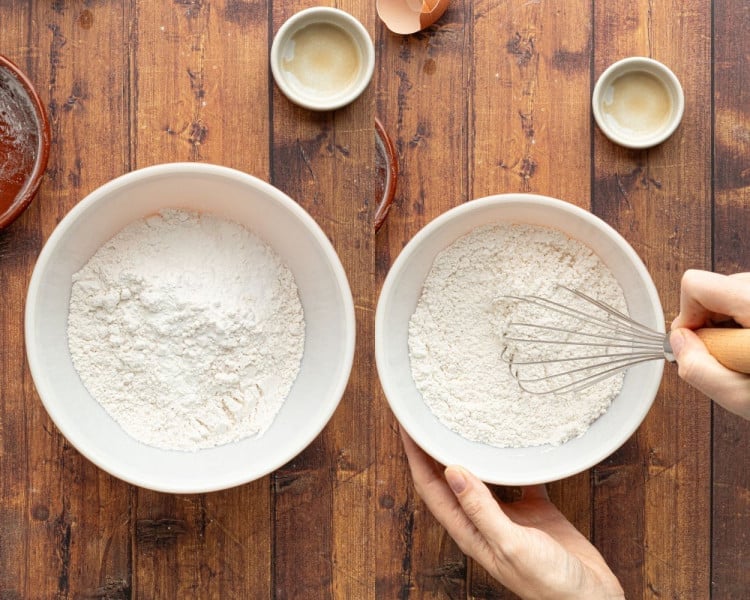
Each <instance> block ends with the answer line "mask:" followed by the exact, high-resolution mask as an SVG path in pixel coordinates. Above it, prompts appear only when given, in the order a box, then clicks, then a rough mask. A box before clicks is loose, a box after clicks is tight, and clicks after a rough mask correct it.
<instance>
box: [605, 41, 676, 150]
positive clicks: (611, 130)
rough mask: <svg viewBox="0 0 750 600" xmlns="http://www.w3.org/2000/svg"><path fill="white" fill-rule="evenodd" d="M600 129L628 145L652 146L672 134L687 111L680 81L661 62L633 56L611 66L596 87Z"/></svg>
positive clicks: (637, 147)
mask: <svg viewBox="0 0 750 600" xmlns="http://www.w3.org/2000/svg"><path fill="white" fill-rule="evenodd" d="M591 107H592V110H593V113H594V119H595V120H596V123H597V125H598V126H599V129H601V131H602V133H604V135H605V136H607V137H608V138H609V139H610V140H611V141H613V142H615V143H616V144H619V145H620V146H625V147H626V148H635V149H641V148H650V147H652V146H656V145H658V144H661V143H662V142H663V141H664V140H666V139H667V138H668V137H669V136H671V135H672V134H673V133H674V131H675V129H677V126H678V125H679V124H680V121H681V120H682V115H683V113H684V112H685V96H684V93H683V91H682V86H681V85H680V81H679V80H678V79H677V77H676V76H675V74H674V73H673V72H672V71H671V70H670V69H669V68H668V67H666V66H665V65H663V64H662V63H660V62H658V61H656V60H653V59H651V58H646V57H641V56H634V57H630V58H625V59H622V60H620V61H617V62H616V63H614V64H612V65H610V66H609V67H608V68H607V69H606V70H605V71H604V72H603V73H602V74H601V76H600V77H599V79H598V80H597V82H596V85H595V86H594V93H593V95H592V99H591Z"/></svg>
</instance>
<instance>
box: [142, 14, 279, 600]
mask: <svg viewBox="0 0 750 600" xmlns="http://www.w3.org/2000/svg"><path fill="white" fill-rule="evenodd" d="M265 14H266V13H265V12H264V8H263V5H262V4H250V3H237V2H231V1H228V0H227V1H215V2H209V1H205V0H202V1H198V0H196V1H192V0H185V1H180V2H175V3H168V2H161V3H155V2H141V3H138V4H137V10H136V12H135V14H134V19H133V25H132V36H133V38H132V40H131V44H132V51H131V56H130V59H131V65H132V72H131V78H132V88H131V99H130V102H131V115H132V116H131V153H132V157H133V159H132V161H133V166H134V167H143V166H147V165H151V164H156V163H162V162H170V161H180V160H187V161H205V162H211V163H216V164H223V165H226V166H231V167H234V168H238V169H240V170H243V171H245V172H248V173H251V174H253V175H256V176H258V177H260V178H262V179H266V180H267V179H268V177H269V173H270V167H269V165H270V163H269V153H268V147H269V131H270V129H269V115H268V112H267V110H266V109H265V108H264V107H266V106H267V104H268V88H267V83H268V66H267V59H266V57H267V48H268V28H267V23H266V19H265ZM135 513H136V518H135V524H134V582H133V583H134V585H133V590H134V594H136V595H138V596H143V597H175V598H179V597H193V596H196V595H197V596H205V597H222V598H263V597H269V596H270V595H271V587H272V582H271V528H272V513H271V494H270V482H269V479H268V478H263V479H261V480H260V481H257V482H253V483H251V484H248V485H245V486H242V487H239V488H236V489H232V490H226V491H222V492H216V493H213V494H209V495H187V496H172V495H168V494H157V493H153V492H148V491H145V490H141V491H139V493H138V498H137V506H136V509H135Z"/></svg>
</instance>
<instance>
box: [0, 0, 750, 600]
mask: <svg viewBox="0 0 750 600" xmlns="http://www.w3.org/2000/svg"><path fill="white" fill-rule="evenodd" d="M310 5H311V2H309V1H307V0H276V1H275V2H265V1H264V0H173V1H170V0H148V1H146V0H142V1H136V0H130V1H125V0H123V1H122V2H114V1H106V0H48V1H45V2H42V1H29V0H2V1H0V53H2V54H4V55H6V56H8V57H9V58H10V59H11V60H13V61H14V62H16V63H17V64H19V65H20V66H21V67H22V68H23V69H24V70H25V72H26V73H27V74H28V75H29V77H30V78H31V79H32V81H33V82H34V83H35V85H36V86H37V87H38V90H39V92H40V95H41V97H42V99H43V100H44V102H45V103H46V105H47V108H48V110H49V115H50V119H51V126H52V142H53V144H52V151H51V155H50V161H49V165H48V169H47V173H46V177H45V179H44V183H43V185H42V188H41V191H40V193H39V195H38V197H37V199H36V200H35V201H34V203H33V204H32V206H31V207H30V208H29V209H28V210H27V211H26V213H25V214H24V215H23V216H22V218H21V219H20V220H18V221H16V222H15V223H14V224H13V225H11V226H10V227H9V228H8V229H6V230H5V231H2V232H0V293H1V294H2V297H1V300H0V437H1V440H2V441H1V443H0V598H2V599H3V600H6V599H8V600H9V599H17V598H131V597H137V598H193V597H195V598H268V597H274V598H295V599H296V598H313V599H316V598H342V599H360V598H362V599H364V598H384V599H405V598H510V597H514V596H512V595H511V594H509V593H508V592H507V591H505V590H504V589H503V588H502V586H500V585H499V584H497V583H496V582H494V581H492V580H491V579H490V578H489V577H488V576H487V575H486V573H484V572H483V571H482V569H481V568H479V567H478V566H477V565H475V564H473V563H472V562H471V561H468V560H467V559H466V558H465V557H464V556H463V555H462V554H461V552H460V551H459V550H458V549H457V547H456V545H455V544H454V543H453V542H452V541H451V539H450V538H449V537H448V536H447V535H446V534H445V532H444V531H443V530H442V528H441V527H440V526H438V525H437V524H436V523H435V521H434V520H433V518H432V516H431V515H430V514H429V513H428V512H427V511H426V510H425V508H424V506H423V504H422V503H421V501H420V500H419V498H418V497H416V496H415V494H414V491H413V489H412V486H411V480H410V476H409V474H408V471H407V465H406V462H405V459H404V455H403V452H402V448H401V443H400V439H399V436H398V433H397V425H396V423H395V421H394V418H393V416H392V414H391V413H390V411H389V409H388V406H387V404H386V402H385V399H384V397H383V394H382V391H381V389H380V386H379V383H378V379H377V374H376V370H375V365H374V349H373V329H374V327H373V320H374V309H375V306H376V302H377V297H378V292H379V289H380V286H381V284H382V281H383V279H384V277H385V275H386V273H387V271H388V268H389V266H390V265H391V263H392V262H393V259H394V258H395V257H396V255H397V254H398V253H399V251H400V250H401V249H402V248H403V246H404V245H405V244H406V242H407V241H408V240H409V239H410V238H411V237H412V236H413V235H414V234H415V233H416V232H417V231H418V230H419V229H420V228H421V227H422V226H423V225H424V224H426V223H427V222H429V221H430V220H431V219H433V218H435V217H436V216H437V215H439V214H441V213H443V212H444V211H446V210H447V209H449V208H451V207H453V206H456V205H458V204H460V203H462V202H467V201H469V200H470V199H472V198H477V197H481V196H485V195H489V194H494V193H501V192H536V193H541V194H545V195H549V196H554V197H557V198H561V199H563V200H566V201H568V202H571V203H574V204H577V205H579V206H582V207H584V208H588V209H590V210H591V211H593V212H594V213H595V214H596V215H598V216H600V217H601V218H603V219H604V220H605V221H607V222H608V223H609V224H611V225H612V226H614V227H615V228H616V229H617V230H618V231H620V233H622V235H624V237H625V238H626V239H627V240H628V241H629V242H630V243H631V244H632V245H633V247H634V248H635V249H636V251H637V252H638V253H639V254H640V256H641V257H642V259H643V260H644V262H645V263H646V266H647V267H648V269H649V271H650V273H651V275H652V277H653V278H654V280H655V282H656V284H657V287H658V289H659V292H660V294H661V298H662V302H663V305H664V309H665V313H666V316H667V318H668V319H670V320H671V318H672V317H673V316H674V315H675V314H676V309H677V307H678V289H679V280H680V276H681V274H682V272H683V271H684V270H685V269H686V268H691V267H694V268H705V269H713V270H716V271H719V272H724V273H730V272H735V271H741V270H750V237H749V236H748V231H749V230H750V214H748V209H750V187H748V186H750V66H749V64H748V56H750V37H749V36H748V35H747V32H748V31H750V5H748V3H747V2H746V0H717V1H715V2H713V3H711V2H708V1H699V0H663V1H659V2H652V1H651V0H624V1H622V2H616V3H615V2H604V1H594V2H592V1H585V2H584V1H570V2H567V1H566V2H562V1H560V2H552V1H545V0H508V1H503V2H499V1H497V0H474V1H471V0H454V1H453V2H452V4H451V6H450V8H449V10H448V11H447V12H446V14H445V15H444V16H443V18H442V19H441V20H440V21H439V22H438V23H437V24H436V25H435V26H433V27H431V28H430V29H428V30H426V31H423V32H421V33H418V34H415V35H412V36H398V35H395V34H392V33H390V32H389V31H388V30H387V29H386V28H385V27H384V25H383V24H382V22H381V21H380V20H379V19H378V17H377V14H376V11H375V6H374V2H372V1H369V2H359V1H356V0H340V1H339V2H337V3H336V6H337V7H338V8H342V9H344V10H346V11H348V12H350V13H352V14H354V15H355V16H356V17H358V18H359V19H360V20H361V21H362V22H363V23H364V24H365V26H366V27H367V29H368V30H369V31H370V33H371V35H372V37H373V40H374V42H375V47H376V57H377V68H376V74H375V78H374V79H373V81H372V84H371V85H370V87H369V88H368V90H367V91H366V92H365V94H364V95H363V96H362V97H360V98H359V99H358V100H357V101H356V102H354V103H353V104H352V105H350V106H348V107H346V108H344V109H341V110H338V111H336V112H333V113H311V112H309V111H306V110H304V109H301V108H298V107H296V106H294V105H292V104H290V103H289V102H288V101H287V100H286V99H285V98H284V97H283V96H282V95H281V94H280V93H279V91H278V89H277V88H276V87H275V85H274V84H273V81H272V79H271V77H270V71H269V67H268V51H269V47H270V42H271V36H272V34H273V33H274V32H275V31H276V30H277V29H278V28H279V27H280V25H281V24H282V23H283V21H284V20H285V19H286V18H288V17H289V16H291V15H292V14H293V13H294V12H296V11H298V10H300V9H302V8H306V7H307V6H310ZM630 55H645V56H651V57H653V58H656V59H658V60H661V61H662V62H664V63H666V64H667V65H669V66H670V67H671V68H672V70H673V71H674V72H675V73H676V74H677V76H678V77H679V78H680V80H681V82H682V84H683V87H684V91H685V99H686V110H685V116H684V120H683V122H682V125H681V126H680V128H679V129H678V130H677V132H676V133H675V135H673V136H672V137H671V138H670V139H669V140H668V141H667V142H665V143H664V144H662V145H661V146H658V147H656V148H653V149H651V150H646V151H631V150H626V149H623V148H620V147H617V146H615V145H613V144H612V143H611V142H609V141H608V140H607V139H606V138H605V137H604V136H603V135H602V134H601V133H600V132H599V130H598V129H597V128H596V126H595V124H594V122H593V120H592V115H591V111H590V103H589V102H590V95H591V91H592V88H593V83H594V82H595V80H596V77H597V76H598V74H600V73H601V72H602V71H603V70H604V68H605V67H606V66H607V65H609V64H610V63H612V62H614V61H615V60H617V59H620V58H623V57H625V56H630ZM376 117H378V118H380V119H381V121H382V122H383V123H384V125H385V127H386V130H387V131H388V132H389V134H390V135H391V137H392V138H393V140H394V142H395V147H396V149H397V152H398V157H399V163H400V169H401V176H400V179H399V182H398V189H397V193H396V197H395V202H394V204H393V208H392V210H391V212H390V215H389V216H388V219H387V221H386V223H385V225H384V226H383V228H382V229H380V231H379V232H378V233H377V234H376V233H375V231H374V227H373V222H374V214H375V210H376V206H377V203H378V200H379V193H380V190H381V188H382V181H381V171H380V170H379V169H378V168H377V161H376V145H375V135H374V120H375V118H376ZM185 160H187V161H201V162H210V163H218V164H223V165H227V166H231V167H235V168H237V169H241V170H243V171H246V172H248V173H251V174H253V175H256V176H258V177H260V178H262V179H265V180H267V181H270V182H271V183H272V184H274V185H275V186H277V187H279V188H281V189H282V190H284V191H285V192H286V193H288V194H289V195H290V196H291V197H292V198H294V199H295V200H296V201H298V202H299V203H300V204H301V205H302V206H303V207H304V208H306V209H307V210H308V211H309V212H310V213H311V214H312V215H313V216H314V218H315V219H316V220H317V222H318V223H319V224H320V226H321V227H322V228H323V229H324V230H325V232H326V233H327V235H328V236H329V237H330V239H331V240H332V242H333V244H334V245H335V247H336V249H337V250H338V252H339V253H340V255H341V258H342V261H343V263H344V266H345V268H346V271H347V273H348V276H349V280H350V283H351V287H352V291H353V294H354V299H355V305H356V316H357V319H358V326H357V333H358V341H357V352H356V357H355V363H354V369H353V372H352V376H351V380H350V385H349V387H348V390H347V392H346V394H345V396H344V398H343V400H342V402H341V404H340V407H339V409H338V410H337V412H336V413H335V415H334V417H333V419H332V420H331V422H330V423H329V425H328V426H327V427H326V429H325V430H324V431H323V433H322V434H321V435H320V436H319V437H318V438H317V439H316V440H315V441H314V442H313V443H312V444H311V445H310V446H309V447H308V448H307V449H306V450H305V451H304V452H303V453H302V454H300V455H299V456H298V457H297V458H295V459H294V460H293V461H292V462H290V463H289V464H287V465H285V466H284V467H282V468H281V469H279V470H278V471H276V472H274V473H273V474H271V475H270V476H268V477H265V478H263V479H261V480H259V481H255V482H253V483H250V484H247V485H244V486H242V487H238V488H235V489H230V490H226V491H222V492H215V493H210V494H204V495H185V496H180V495H169V494H161V493H156V492H152V491H148V490H144V489H139V488H137V487H133V486H130V485H127V484H125V483H123V482H121V481H119V480H118V479H115V478H113V477H111V476H109V475H108V474H106V473H105V472H103V471H101V470H99V469H98V468H96V467H95V466H93V465H92V464H91V463H90V462H88V461H87V460H86V459H84V458H83V457H82V456H81V455H79V454H78V453H77V451H76V450H74V449H73V447H72V446H71V445H70V444H69V443H68V442H67V441H66V440H65V439H64V438H63V436H62V435H61V434H60V433H59V432H58V431H57V430H56V428H55V426H54V425H53V423H52V422H51V421H50V419H49V418H48V416H47V414H46V412H45V411H44V408H43V407H42V405H41V403H40V401H39V398H38V396H37V394H36V392H35V390H34V386H33V383H32V380H31V378H30V375H29V371H28V368H27V365H26V360H25V354H24V340H23V309H24V296H25V292H26V287H27V285H28V281H29V277H30V273H31V270H32V268H33V266H34V262H35V259H36V257H37V256H38V254H39V251H40V249H41V247H42V245H43V243H44V241H45V240H46V239H47V237H48V236H49V235H50V233H51V231H52V230H53V228H54V227H55V225H56V223H58V222H59V221H60V219H61V218H62V217H63V216H64V215H65V214H66V213H67V212H68V211H69V210H70V209H71V208H72V207H73V206H75V204H76V203H77V202H79V201H80V200H81V199H82V198H83V197H84V196H86V194H88V193H89V192H90V191H92V190H93V189H95V188H96V187H97V186H99V185H101V184H103V183H104V182H106V181H108V180H110V179H112V178H113V177H116V176H118V175H121V174H123V173H126V172H128V171H130V170H132V169H136V168H139V167H145V166H148V165H152V164H155V163H162V162H170V161H185ZM665 373H666V374H665V377H664V382H663V385H662V388H661V390H660V392H659V395H658V397H657V399H656V402H655V404H654V407H653V409H652V410H651V412H650V413H649V415H648V417H647V418H646V420H645V422H644V423H643V425H642V426H641V427H640V429H639V430H638V431H637V433H636V434H635V435H633V436H632V438H631V439H630V440H629V441H628V442H627V443H626V444H625V445H624V446H623V447H622V448H621V449H620V450H618V451H617V452H616V453H615V454H613V455H612V456H611V457H610V458H608V459H607V460H605V461H604V462H602V463H601V464H599V465H597V466H596V467H594V468H593V469H591V470H590V471H588V472H585V473H583V474H581V475H578V476H576V477H572V478H570V479H567V480H565V481H561V482H557V483H554V484H551V485H549V490H550V494H551V496H552V498H553V500H554V501H555V502H556V503H557V504H558V505H559V506H560V508H561V509H562V511H563V512H564V513H565V514H566V515H567V516H568V517H569V518H570V519H571V520H572V522H573V523H574V524H575V525H576V526H577V527H578V528H579V529H580V530H581V531H583V532H584V534H585V535H587V536H589V537H590V538H591V539H592V540H593V542H594V543H595V544H596V546H597V547H598V548H599V549H600V550H601V552H602V553H603V555H604V556H605V558H606V559H607V561H608V562H609V564H610V565H611V566H612V569H613V570H614V571H615V573H616V574H617V575H618V576H619V578H620V580H621V581H622V584H623V586H624V587H625V589H626V591H627V596H628V598H647V597H648V598H652V597H653V598H699V599H702V598H708V597H710V596H713V597H715V598H747V597H748V596H750V570H748V568H747V565H748V562H749V561H750V533H748V532H750V468H749V466H750V457H749V452H748V449H749V448H750V428H749V427H748V424H747V423H745V422H742V421H741V420H740V419H739V418H735V417H733V416H732V415H729V414H728V413H726V412H725V411H723V410H721V409H719V408H717V407H714V406H712V405H711V404H710V403H709V402H708V401H707V400H706V398H705V397H703V396H702V395H700V394H699V393H696V392H694V391H693V390H692V389H691V388H689V387H688V386H687V385H685V384H684V383H682V382H681V381H680V380H679V379H678V378H677V375H676V372H675V369H674V368H673V367H667V368H666V371H665ZM498 492H499V493H502V494H505V493H508V491H507V490H498Z"/></svg>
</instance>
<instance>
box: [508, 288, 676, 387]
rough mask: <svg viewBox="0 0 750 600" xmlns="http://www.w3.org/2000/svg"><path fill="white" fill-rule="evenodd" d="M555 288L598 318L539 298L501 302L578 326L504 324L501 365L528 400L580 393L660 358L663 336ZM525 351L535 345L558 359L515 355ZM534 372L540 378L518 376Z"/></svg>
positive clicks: (602, 305)
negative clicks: (556, 350) (528, 370)
mask: <svg viewBox="0 0 750 600" xmlns="http://www.w3.org/2000/svg"><path fill="white" fill-rule="evenodd" d="M558 287H559V288H560V289H562V290H564V291H566V292H569V293H570V294H573V295H574V296H576V297H578V298H580V299H581V300H583V301H585V302H586V303H588V304H590V305H591V306H592V307H595V308H597V309H599V311H601V313H603V314H602V315H597V314H594V313H591V312H587V311H585V310H583V309H579V308H575V307H573V306H569V305H566V304H563V303H562V302H558V301H556V300H552V299H550V298H544V297H542V296H535V295H529V296H506V298H507V299H510V300H515V301H518V302H523V303H526V304H531V305H534V306H536V307H537V308H541V309H542V310H544V311H549V312H550V313H551V314H554V315H559V316H560V317H563V318H565V319H567V320H571V319H572V320H574V322H575V323H579V324H581V327H579V328H573V327H563V326H557V325H547V324H540V323H525V322H520V321H512V322H510V323H508V324H507V326H506V331H505V333H504V335H503V340H504V342H505V347H504V350H503V352H502V359H503V360H504V361H505V362H507V363H508V365H509V368H510V372H511V375H512V376H513V378H514V379H515V380H516V381H517V382H518V384H519V386H520V387H521V389H522V390H524V391H526V392H529V393H531V394H548V393H552V394H562V393H568V392H575V391H580V390H583V389H586V388H588V387H591V386H592V385H595V384H596V383H599V382H600V381H603V380H605V379H608V378H610V377H613V376H615V375H617V374H619V373H622V372H623V371H625V370H627V369H629V368H630V367H632V366H635V365H637V364H640V363H644V362H648V361H652V360H658V359H663V358H664V357H665V346H664V341H665V334H664V333H661V332H659V331H655V330H653V329H651V328H649V327H646V326H645V325H643V324H641V323H638V322H637V321H634V320H633V319H631V318H630V317H629V316H627V315H625V314H624V313H622V312H620V311H619V310H617V309H615V308H613V307H612V306H609V305H608V304H606V303H604V302H601V301H600V300H596V299H594V298H591V297H590V296H588V295H587V294H584V293H583V292H580V291H578V290H575V289H571V288H568V287H566V286H562V285H561V286H558ZM592 328H593V330H592ZM531 345H536V350H537V351H538V350H539V347H540V345H541V346H544V345H553V346H556V347H560V348H561V353H560V355H559V356H556V357H554V358H534V357H531V358H524V357H523V356H521V355H520V354H522V353H521V352H520V351H519V349H522V348H528V347H530V346H531ZM511 346H513V347H511ZM563 347H569V348H571V349H575V348H581V349H582V350H584V349H587V350H585V352H582V353H581V354H576V355H572V356H568V355H567V354H566V353H565V352H563V351H562V348H563ZM596 349H601V350H602V352H601V353H597V350H596ZM613 350H614V352H612V351H613ZM620 350H622V352H620ZM579 364H580V366H579ZM561 365H562V366H561ZM565 365H567V366H568V367H570V368H568V367H566V366H565ZM534 366H536V367H537V368H541V369H542V371H543V375H538V374H537V373H535V374H533V375H532V376H526V375H524V374H523V373H522V372H521V371H523V370H524V367H534ZM551 367H554V368H553V369H551Z"/></svg>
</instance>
